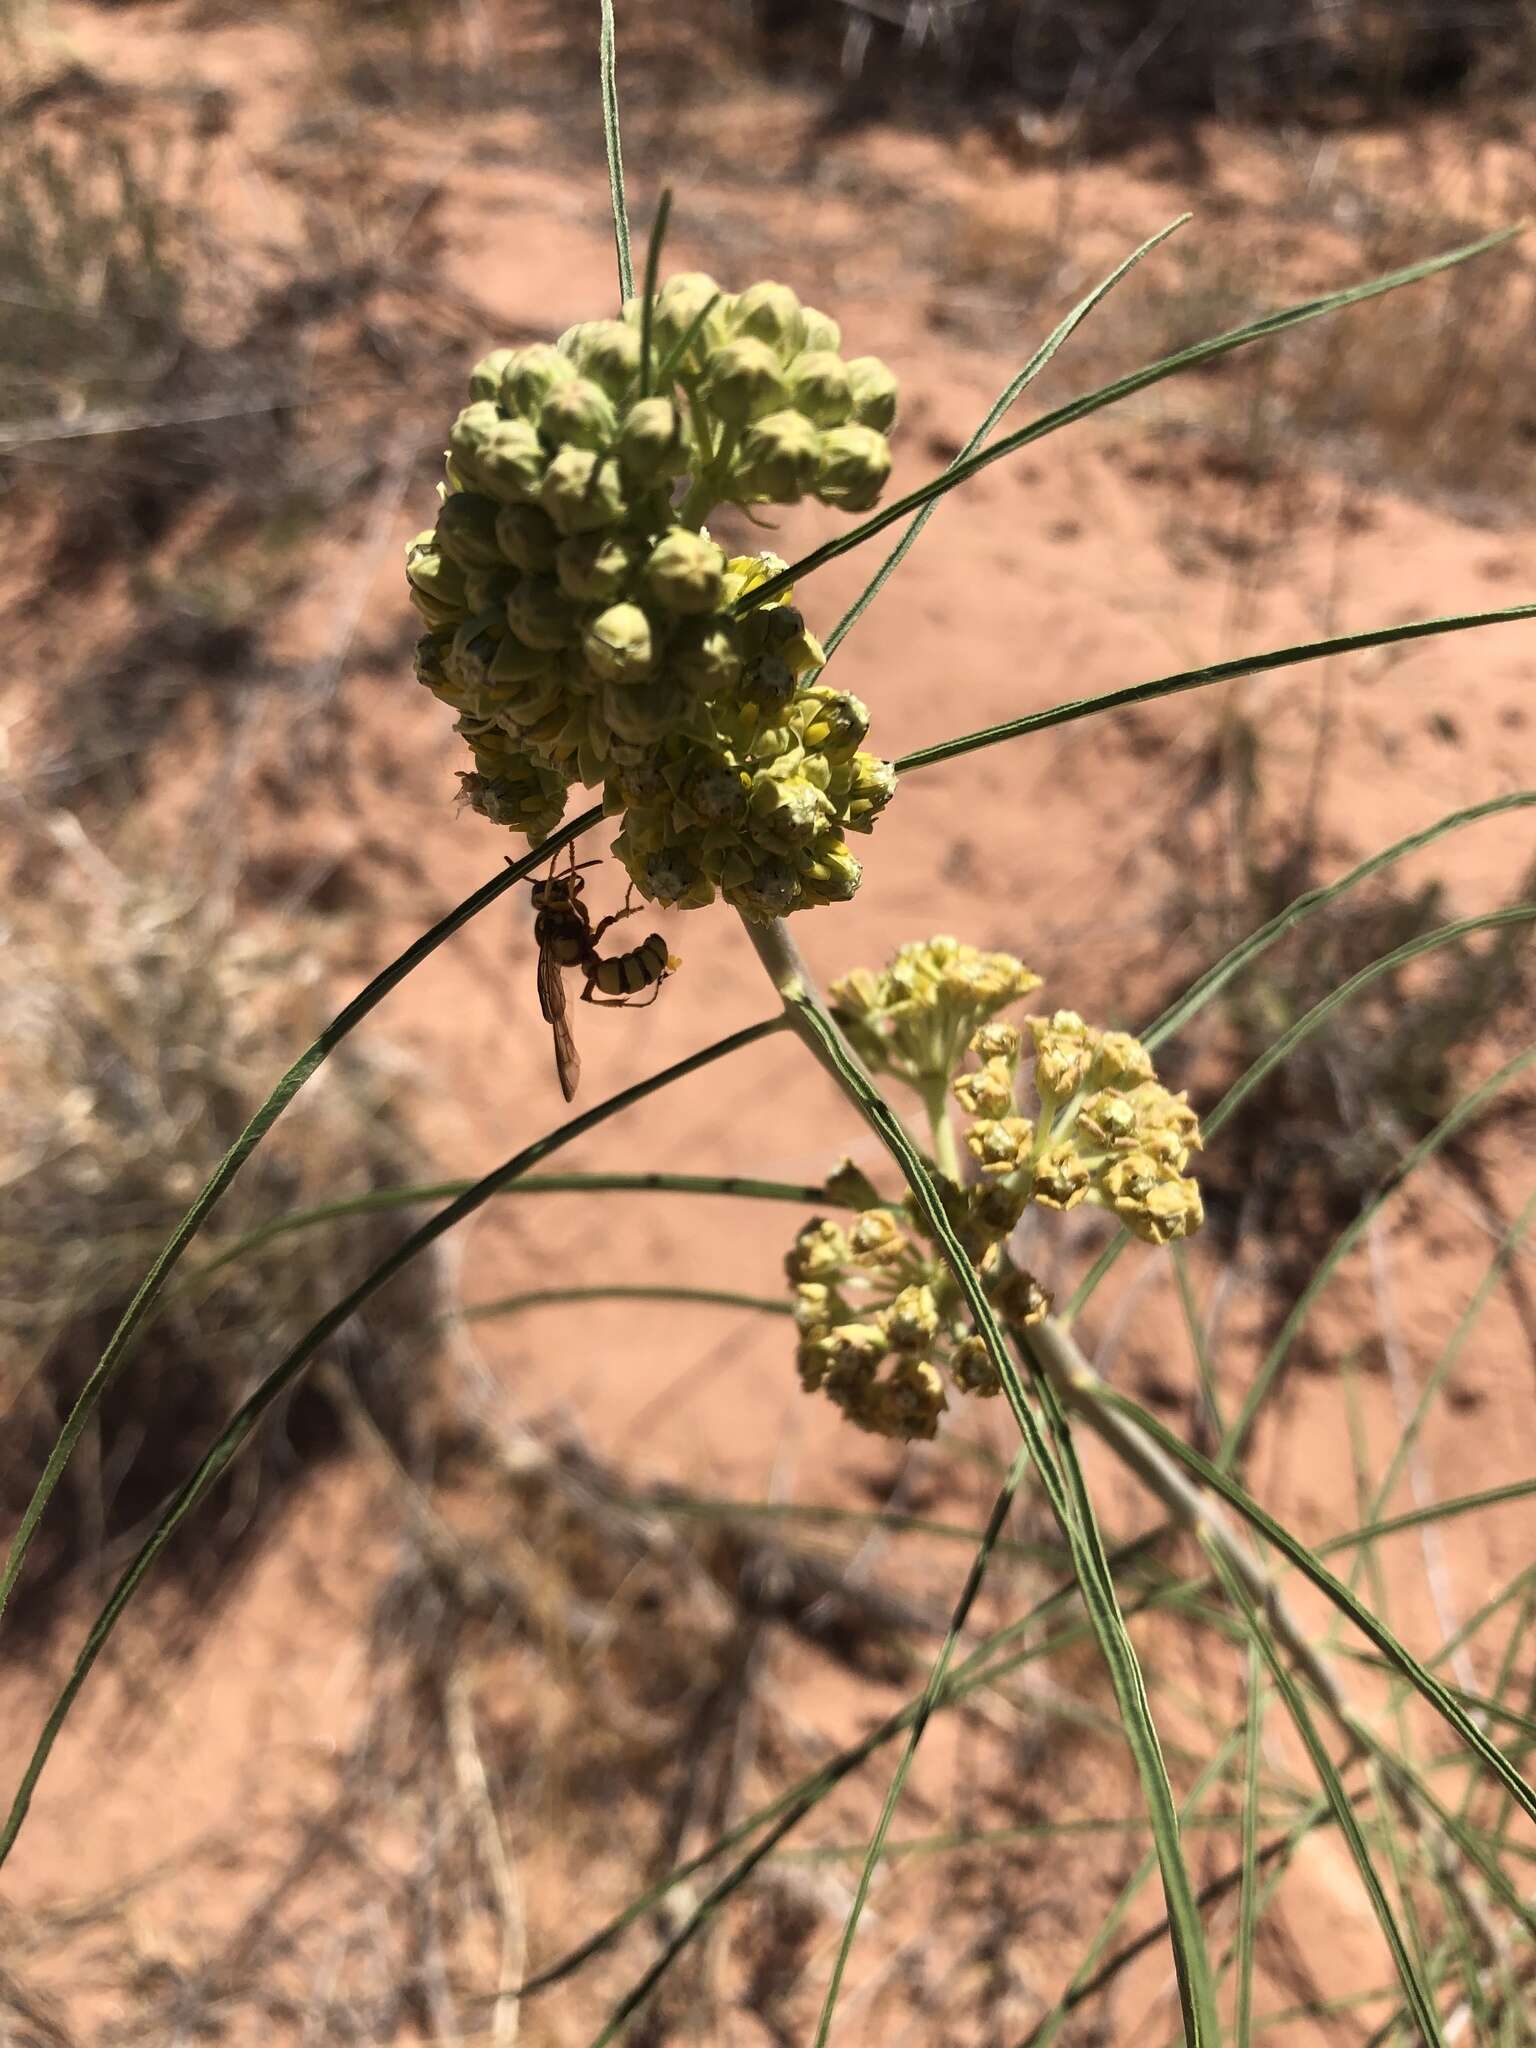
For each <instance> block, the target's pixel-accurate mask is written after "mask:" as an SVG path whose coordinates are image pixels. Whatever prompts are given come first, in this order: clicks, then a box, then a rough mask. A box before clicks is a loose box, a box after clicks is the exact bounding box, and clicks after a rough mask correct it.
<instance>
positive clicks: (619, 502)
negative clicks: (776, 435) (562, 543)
mask: <svg viewBox="0 0 1536 2048" xmlns="http://www.w3.org/2000/svg"><path fill="white" fill-rule="evenodd" d="M539 503H540V504H541V505H542V506H543V507H544V510H545V511H546V512H547V513H548V514H549V516H550V518H551V519H552V520H553V521H554V522H555V524H556V526H558V527H559V529H560V531H561V532H562V533H564V534H572V533H596V532H597V531H598V530H599V528H601V527H604V526H617V525H618V523H619V521H620V520H621V519H622V518H623V517H624V513H625V510H626V505H625V500H624V485H623V482H622V479H621V478H620V476H619V468H618V464H617V463H616V462H613V461H612V460H605V459H603V458H601V457H599V456H597V455H595V454H594V453H593V452H592V450H591V449H590V448H562V449H561V450H560V452H559V454H558V455H557V456H556V457H555V458H554V460H553V461H552V462H551V463H550V465H549V469H548V472H547V473H546V475H545V478H544V485H543V489H542V490H541V491H540V493H539Z"/></svg>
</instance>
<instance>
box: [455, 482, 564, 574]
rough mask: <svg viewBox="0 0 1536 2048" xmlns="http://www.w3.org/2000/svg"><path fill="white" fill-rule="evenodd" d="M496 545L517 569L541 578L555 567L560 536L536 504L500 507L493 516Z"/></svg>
mask: <svg viewBox="0 0 1536 2048" xmlns="http://www.w3.org/2000/svg"><path fill="white" fill-rule="evenodd" d="M449 502H450V503H452V500H451V499H450V500H449ZM496 545H497V547H498V548H500V550H501V552H502V553H503V554H504V555H505V556H506V558H507V560H508V561H509V562H511V563H513V564H514V565H515V566H516V567H517V568H519V569H522V570H525V571H526V572H527V573H528V574H529V575H530V576H542V575H545V574H547V572H548V571H549V570H551V569H553V568H554V566H555V551H556V549H557V548H558V547H559V545H560V534H559V530H558V529H557V528H556V526H555V525H554V524H553V522H552V521H551V519H550V517H549V514H548V513H547V512H541V511H540V510H539V508H538V506H537V505H503V506H502V508H501V510H500V511H499V512H498V513H497V514H496Z"/></svg>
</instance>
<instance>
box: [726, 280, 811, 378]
mask: <svg viewBox="0 0 1536 2048" xmlns="http://www.w3.org/2000/svg"><path fill="white" fill-rule="evenodd" d="M731 325H732V326H733V327H734V328H735V330H736V332H737V333H738V334H743V335H751V336H752V337H753V338H754V339H755V340H757V341H761V342H766V344H767V345H768V347H769V348H771V349H772V350H773V352H774V354H775V355H776V356H777V357H778V359H779V361H780V362H785V363H787V362H788V361H789V360H790V358H791V357H792V356H797V355H799V353H800V351H801V349H802V348H804V346H805V316H804V314H803V313H802V312H801V310H800V301H799V299H797V298H796V296H795V294H794V293H793V292H792V291H791V290H790V288H789V286H788V285H787V284H754V285H749V286H748V287H747V289H746V290H745V291H744V292H743V293H742V294H741V295H740V297H739V298H738V299H737V301H736V304H735V306H734V307H733V308H732V310H731Z"/></svg>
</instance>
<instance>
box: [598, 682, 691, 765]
mask: <svg viewBox="0 0 1536 2048" xmlns="http://www.w3.org/2000/svg"><path fill="white" fill-rule="evenodd" d="M688 703H689V699H688V692H687V689H686V687H685V686H684V685H683V684H682V683H680V682H678V680H677V678H676V677H675V676H670V675H660V676H653V677H651V678H650V680H649V681H642V682H633V681H622V682H614V683H609V684H608V685H607V686H606V687H605V688H604V690H603V716H604V718H606V719H607V721H608V724H609V725H610V726H611V727H612V729H613V731H614V732H615V733H616V734H617V735H618V737H619V738H620V739H621V740H627V741H629V742H630V743H631V744H632V745H635V746H641V747H650V746H654V745H655V744H656V742H657V741H658V740H664V739H665V738H666V736H667V734H668V733H670V732H675V731H676V729H677V727H678V726H679V725H681V723H682V722H683V720H684V718H686V717H687V715H688Z"/></svg>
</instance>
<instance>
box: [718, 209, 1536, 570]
mask: <svg viewBox="0 0 1536 2048" xmlns="http://www.w3.org/2000/svg"><path fill="white" fill-rule="evenodd" d="M1520 232H1521V230H1520V228H1518V227H1513V228H1503V229H1501V230H1500V231H1499V232H1498V233H1497V234H1492V235H1485V236H1484V237H1483V238H1482V240H1481V241H1477V242H1469V243H1467V244H1466V245H1465V246H1464V247H1462V248H1459V249H1450V250H1447V251H1446V253H1445V254H1444V255H1442V256H1432V257H1430V258H1428V259H1427V260H1426V261H1424V262H1422V263H1413V264H1410V265H1409V266H1408V267H1407V268H1406V269H1404V270H1394V271H1390V272H1388V273H1387V274H1386V275H1385V276H1383V277H1376V278H1372V279H1371V280H1370V281H1369V282H1368V283H1366V284H1357V285H1348V286H1346V287H1345V288H1344V289H1343V290H1341V291H1335V292H1329V293H1328V294H1327V295H1326V296H1325V297H1323V298H1319V299H1309V300H1307V301H1306V303H1305V304H1303V305H1297V306H1289V307H1287V308H1286V309H1285V310H1284V311H1283V312H1279V313H1267V314H1265V315H1264V317H1263V318H1262V319H1259V320H1252V321H1250V322H1248V324H1247V325H1246V326H1243V327H1237V328H1234V329H1233V330H1232V331H1231V332H1230V333H1227V334H1218V335H1214V336H1212V338H1211V339H1210V340H1208V341H1201V342H1196V343H1195V345H1194V346H1193V347H1192V348H1186V349H1180V350H1179V351H1178V353H1177V354H1176V355H1171V356H1164V357H1163V358H1162V359H1161V360H1160V361H1158V362H1155V363H1149V364H1148V365H1147V366H1146V367H1145V368H1144V369H1140V370H1134V371H1132V373H1131V374H1130V375H1129V376H1128V377H1120V378H1117V379H1116V380H1115V382H1114V383H1112V384H1106V385H1104V386H1103V387H1102V388H1101V389H1100V390H1098V391H1091V392H1089V393H1088V394H1087V396H1086V397H1083V398H1074V399H1072V400H1071V401H1070V402H1069V403H1068V404H1066V405H1062V406H1058V407H1057V408H1056V410H1055V411H1054V412H1048V413H1045V414H1043V415H1042V416H1041V417H1040V418H1039V419H1037V420H1035V421H1033V422H1032V423H1031V424H1030V425H1029V426H1027V427H1021V428H1020V429H1019V431H1018V432H1017V433H1016V434H1009V435H1007V436H1006V437H1005V438H1004V439H1003V440H1001V441H999V442H998V443H997V444H996V445H995V446H994V447H992V448H987V449H983V450H981V451H980V452H979V453H978V454H976V455H973V456H972V457H971V458H970V460H969V461H968V462H965V463H957V464H956V465H955V466H954V467H953V468H951V469H947V470H945V471H944V472H943V474H942V475H940V476H937V477H934V478H932V479H931V480H930V481H929V482H928V483H926V484H921V485H919V487H918V488H917V489H916V490H915V491H909V492H908V493H907V495H906V496H905V497H904V498H898V499H897V500H896V501H895V503H894V504H891V505H887V506H885V507H883V508H882V509H881V510H880V511H879V512H876V513H875V514H874V515H873V516H872V517H871V518H869V519H866V520H865V521H864V523H863V524H862V525H861V526H855V527H853V528H851V529H850V530H849V531H848V532H847V533H843V534H839V535H838V536H837V538H836V539H834V540H829V541H826V542H825V543H823V545H822V546H821V547H819V548H813V549H812V550H811V552H810V553H809V554H808V555H803V556H802V557H801V559H800V560H799V561H798V562H794V563H792V564H791V565H790V567H789V568H787V569H786V570H785V571H784V572H783V574H782V575H779V576H771V577H769V579H768V580H767V582H766V583H763V584H761V585H760V586H759V587H758V588H757V589H756V590H754V591H751V592H749V593H748V595H747V596H746V597H745V598H743V599H741V600H740V602H739V604H738V607H737V608H738V610H741V611H747V610H751V609H752V608H753V607H755V606H757V605H760V604H767V603H769V602H770V601H771V600H772V599H773V598H775V597H777V596H778V595H779V594H780V592H781V591H784V590H787V589H788V588H789V587H790V585H791V584H793V583H797V582H799V581H800V580H801V578H802V577H805V576H809V575H810V574H811V573H812V572H813V571H814V570H816V569H820V568H822V567H823V566H824V565H825V564H826V563H828V562H832V561H836V559H837V558H838V556H839V555H846V554H848V553H849V552H850V551H851V550H852V549H854V548H857V547H862V546H863V544H864V542H865V541H867V540H872V539H873V538H874V536H875V535H876V534H877V533H883V532H884V531H885V530H886V528H887V527H889V526H895V525H898V524H899V523H900V522H901V521H902V520H903V519H906V518H907V517H908V516H909V515H910V514H912V513H913V512H918V511H920V510H921V509H922V507H923V506H924V505H926V504H928V503H929V502H930V501H931V500H932V499H935V498H941V497H943V496H944V494H945V493H946V492H947V491H952V490H954V489H955V488H956V487H957V485H959V484H962V483H964V482H966V480H967V479H968V478H970V477H972V476H974V475H975V474H976V472H977V471H978V470H981V469H985V468H986V467H987V465H988V464H989V463H993V462H1001V461H1002V460H1003V459H1004V457H1005V456H1009V455H1013V454H1016V453H1017V451H1018V450H1019V449H1020V448H1027V447H1028V446H1029V445H1030V444H1031V442H1034V441H1039V440H1043V439H1044V437H1045V436H1046V435H1047V434H1053V433H1055V432H1056V430H1057V429H1058V428H1059V427H1067V426H1071V425H1072V424H1073V423H1074V422H1075V421H1077V420H1080V419H1086V418H1087V417H1088V415H1089V414H1090V413H1095V412H1101V411H1102V410H1103V409H1104V407H1105V406H1107V405H1113V404H1115V402H1116V401H1117V400H1119V399H1121V398H1129V397H1130V396H1131V395H1132V394H1133V393H1135V392H1137V391H1144V390H1146V389H1147V387H1148V386H1149V385H1152V384H1160V383H1161V382H1162V381H1163V379H1164V378H1165V377H1172V376H1175V375H1177V374H1178V372H1179V371H1181V370H1192V369H1194V368H1195V367H1196V365H1197V364H1200V363H1207V362H1211V361H1214V359H1215V358H1216V357H1218V356H1223V355H1226V354H1228V353H1229V352H1230V351H1231V350H1233V349H1236V348H1244V347H1246V346H1247V345H1248V344H1249V343H1250V342H1255V341H1266V340H1268V339H1269V338H1270V337H1271V336H1272V335H1276V334H1283V333H1285V332H1286V331H1287V329H1289V328H1292V327H1300V326H1301V325H1302V324H1303V322H1305V321H1308V320H1316V319H1318V318H1320V317H1321V316H1322V315H1324V314H1327V313H1337V312H1341V311H1342V310H1343V308H1344V307H1346V306H1356V305H1359V304H1361V303H1362V302H1363V301H1364V300H1366V299H1374V298H1379V297H1381V296H1382V294H1383V293H1385V292H1391V291H1397V290H1398V289H1399V288H1400V287H1401V286H1403V285H1408V284H1418V283H1419V282H1420V281H1421V280H1422V279H1424V278H1427V277H1433V276H1434V275H1435V273H1436V272H1437V271H1441V270H1449V269H1451V268H1452V267H1453V266H1454V265H1456V264H1458V263H1465V262H1467V261H1469V260H1470V258H1472V257H1474V256H1481V255H1484V254H1485V253H1486V252H1487V251H1489V250H1491V249H1497V248H1499V247H1500V246H1501V245H1502V244H1503V243H1505V242H1508V241H1511V240H1512V239H1513V238H1514V237H1515V236H1516V235H1518V234H1519V233H1520Z"/></svg>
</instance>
